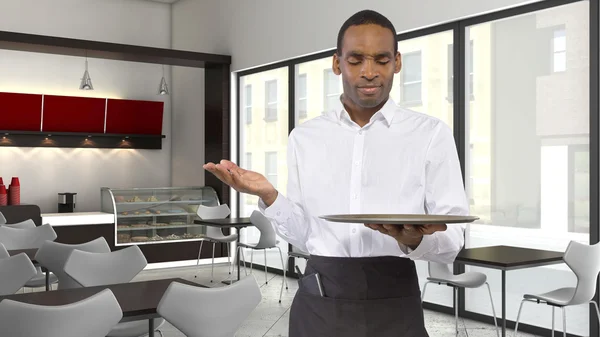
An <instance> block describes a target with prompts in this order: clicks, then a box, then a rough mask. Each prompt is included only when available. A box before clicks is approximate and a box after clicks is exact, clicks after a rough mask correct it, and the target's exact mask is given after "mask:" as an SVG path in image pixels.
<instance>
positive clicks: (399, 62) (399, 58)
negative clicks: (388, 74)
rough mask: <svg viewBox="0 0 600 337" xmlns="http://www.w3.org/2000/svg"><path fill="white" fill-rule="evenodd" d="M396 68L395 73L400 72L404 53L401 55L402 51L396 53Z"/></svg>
mask: <svg viewBox="0 0 600 337" xmlns="http://www.w3.org/2000/svg"><path fill="white" fill-rule="evenodd" d="M395 61H396V69H394V73H396V74H397V73H399V72H400V70H401V69H402V55H400V52H397V53H396V58H395Z"/></svg>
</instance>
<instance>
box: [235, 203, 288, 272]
mask: <svg viewBox="0 0 600 337" xmlns="http://www.w3.org/2000/svg"><path fill="white" fill-rule="evenodd" d="M250 222H252V224H253V225H254V226H255V227H256V228H258V230H259V231H260V238H259V239H258V243H256V244H248V243H239V244H238V247H237V249H238V251H239V250H240V249H242V248H249V249H252V253H253V254H252V255H254V251H255V250H264V253H265V284H267V283H268V282H269V281H268V280H267V249H271V248H277V249H278V250H279V257H280V258H281V268H284V266H283V254H282V253H281V248H279V246H277V244H278V243H279V241H277V234H276V233H275V229H273V225H271V221H270V220H269V219H267V218H266V217H265V216H264V215H263V214H262V213H261V212H259V211H254V212H252V214H251V215H250ZM243 256H244V254H243V251H242V257H243ZM252 259H253V257H250V270H252ZM243 261H244V266H245V265H246V259H245V258H244V260H243ZM238 268H239V266H238Z"/></svg>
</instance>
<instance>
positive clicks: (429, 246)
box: [406, 235, 437, 260]
mask: <svg viewBox="0 0 600 337" xmlns="http://www.w3.org/2000/svg"><path fill="white" fill-rule="evenodd" d="M436 246H437V237H436V236H435V235H423V240H421V243H420V244H419V246H417V249H415V250H412V249H410V248H409V247H406V249H407V251H408V254H407V257H409V258H410V259H412V260H418V259H420V258H422V257H423V256H424V255H425V254H427V253H429V252H431V251H432V250H433V249H435V247H436Z"/></svg>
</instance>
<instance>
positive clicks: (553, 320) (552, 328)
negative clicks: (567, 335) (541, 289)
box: [550, 306, 555, 337]
mask: <svg viewBox="0 0 600 337" xmlns="http://www.w3.org/2000/svg"><path fill="white" fill-rule="evenodd" d="M554 309H555V307H554V306H552V334H551V335H550V336H552V337H554Z"/></svg>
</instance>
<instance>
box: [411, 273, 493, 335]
mask: <svg viewBox="0 0 600 337" xmlns="http://www.w3.org/2000/svg"><path fill="white" fill-rule="evenodd" d="M428 269H429V277H427V282H425V284H424V285H423V293H422V294H421V301H423V299H424V298H425V290H426V289H427V285H428V284H429V283H436V284H440V285H441V284H444V285H448V286H451V287H452V288H454V321H455V325H456V335H457V336H458V334H459V331H458V303H457V302H456V301H457V299H458V289H459V288H479V287H481V286H483V285H484V284H485V285H486V286H487V290H488V293H489V295H490V303H491V304H492V313H493V314H494V325H495V326H496V334H497V335H498V337H500V330H498V321H497V320H496V309H495V308H494V300H493V299H492V291H491V290H490V285H489V284H488V283H487V276H486V275H485V274H483V273H479V272H474V271H473V272H466V273H462V274H458V275H454V274H453V273H452V272H451V271H450V269H449V268H448V265H447V264H443V263H437V262H428Z"/></svg>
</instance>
